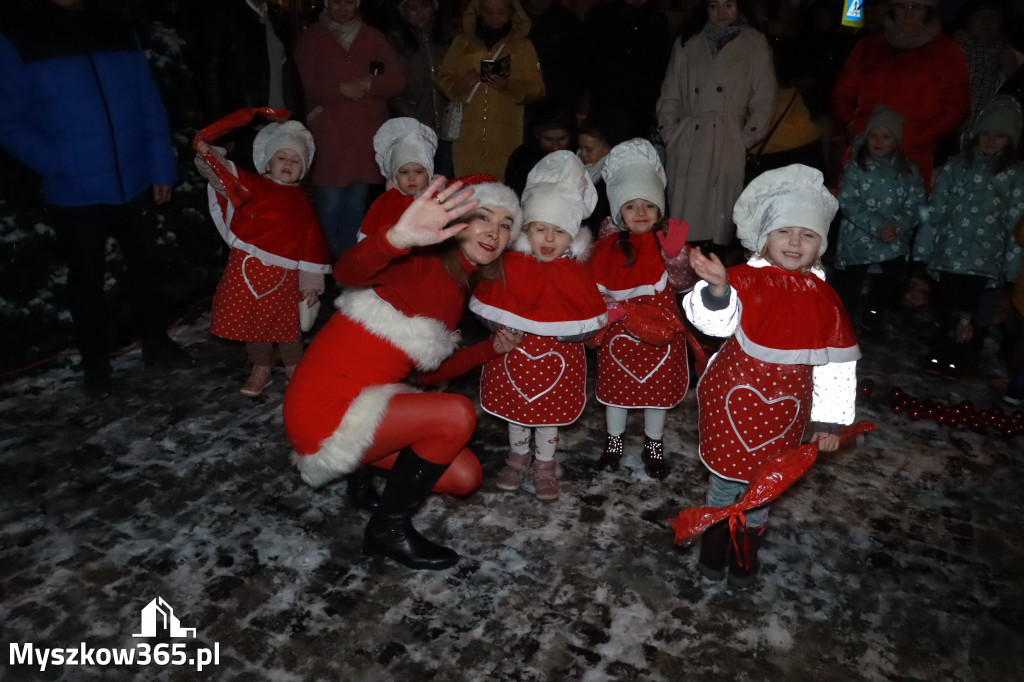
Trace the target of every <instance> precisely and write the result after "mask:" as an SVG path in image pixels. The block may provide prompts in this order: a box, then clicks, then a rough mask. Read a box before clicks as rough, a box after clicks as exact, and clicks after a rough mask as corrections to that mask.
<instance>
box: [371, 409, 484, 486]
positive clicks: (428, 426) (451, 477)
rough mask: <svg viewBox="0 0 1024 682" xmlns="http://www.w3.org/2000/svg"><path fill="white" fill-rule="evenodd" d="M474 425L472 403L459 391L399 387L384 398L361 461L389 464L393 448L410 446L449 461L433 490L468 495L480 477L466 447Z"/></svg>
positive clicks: (432, 457) (418, 452)
mask: <svg viewBox="0 0 1024 682" xmlns="http://www.w3.org/2000/svg"><path fill="white" fill-rule="evenodd" d="M475 427H476V409H475V408H474V407H473V402H472V401H471V400H469V399H468V398H466V397H464V396H461V395H454V394H451V393H399V394H398V395H396V396H394V397H393V398H392V399H391V401H390V403H388V409H387V411H386V412H385V413H384V416H383V417H382V418H381V420H380V424H379V425H378V426H377V431H376V432H375V433H374V436H373V445H371V446H370V447H369V448H368V449H367V450H366V452H365V453H364V454H363V462H364V463H365V464H371V465H373V466H375V467H378V468H380V469H388V470H390V469H391V467H392V465H394V462H395V458H396V457H397V456H398V451H399V450H401V449H402V448H406V447H408V448H412V451H413V452H415V453H416V455H417V456H419V457H422V458H423V459H425V460H427V461H430V462H433V463H435V464H448V465H449V466H448V469H447V470H446V471H445V473H444V475H443V476H441V479H440V480H439V481H438V482H437V484H436V485H435V486H434V488H433V490H434V492H436V493H451V494H453V495H468V494H469V493H471V492H473V491H474V490H476V489H477V488H478V487H479V486H480V482H481V481H482V480H483V471H482V470H481V468H480V460H478V459H477V458H476V455H474V454H473V453H472V452H470V451H469V449H468V448H467V447H466V443H468V442H469V439H470V437H471V436H472V435H473V429H474V428H475Z"/></svg>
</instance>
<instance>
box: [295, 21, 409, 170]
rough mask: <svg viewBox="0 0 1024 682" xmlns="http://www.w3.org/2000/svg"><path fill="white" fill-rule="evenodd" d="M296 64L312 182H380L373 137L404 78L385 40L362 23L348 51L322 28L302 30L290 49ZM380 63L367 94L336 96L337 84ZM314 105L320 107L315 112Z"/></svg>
mask: <svg viewBox="0 0 1024 682" xmlns="http://www.w3.org/2000/svg"><path fill="white" fill-rule="evenodd" d="M295 61H296V63H297V64H298V67H299V75H300V76H301V77H302V87H303V89H304V91H305V93H306V110H307V111H308V112H309V116H308V119H307V120H308V123H309V129H310V132H312V133H313V140H314V141H315V142H316V147H317V149H316V161H315V162H314V163H313V176H312V177H313V184H314V185H316V186H318V187H347V186H348V185H350V184H352V183H353V182H365V183H369V184H383V182H384V178H383V177H381V174H380V170H379V169H378V168H377V162H376V161H374V156H373V135H374V133H376V132H377V129H378V128H380V126H381V124H383V123H384V121H386V120H387V119H388V98H390V97H394V96H396V95H398V94H400V93H401V92H402V91H403V90H404V89H405V75H404V74H403V71H402V65H401V63H400V62H399V61H398V57H397V56H396V55H395V52H394V50H392V49H391V46H390V45H389V44H388V41H387V40H386V39H385V38H384V36H383V35H382V34H381V33H380V31H378V30H377V29H375V28H371V27H370V26H367V25H366V24H363V26H362V27H361V28H360V29H359V33H358V34H357V35H356V39H355V40H354V41H353V42H352V46H351V49H350V50H346V49H345V48H344V47H342V46H341V43H339V42H338V41H337V40H336V39H335V37H334V36H333V35H331V33H330V31H328V30H327V29H326V28H325V27H324V26H322V25H321V24H313V25H312V26H310V27H309V28H308V29H306V30H305V31H304V32H303V33H302V35H301V36H299V42H298V44H297V45H296V46H295ZM372 61H379V62H382V63H383V64H384V72H383V73H381V74H380V75H377V76H374V78H373V85H372V86H371V87H370V92H369V93H368V94H367V95H366V96H364V97H363V98H361V99H359V100H351V99H349V98H348V97H345V96H344V95H342V94H341V91H340V89H339V86H340V85H341V83H343V82H345V81H350V80H355V79H357V78H361V77H362V76H365V75H367V74H369V73H370V62H372ZM318 107H323V109H322V110H320V111H317V108H318Z"/></svg>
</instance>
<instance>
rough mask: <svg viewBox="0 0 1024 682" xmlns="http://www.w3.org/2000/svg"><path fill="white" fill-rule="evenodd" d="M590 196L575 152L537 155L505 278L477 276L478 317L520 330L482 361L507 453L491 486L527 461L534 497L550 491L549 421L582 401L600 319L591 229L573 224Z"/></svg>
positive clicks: (514, 484)
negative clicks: (589, 345) (504, 428)
mask: <svg viewBox="0 0 1024 682" xmlns="http://www.w3.org/2000/svg"><path fill="white" fill-rule="evenodd" d="M596 202H597V190H596V189H594V183H593V182H592V181H591V179H590V176H589V175H587V171H586V169H585V168H584V167H583V163H582V162H581V161H580V160H579V159H578V158H577V157H576V155H575V154H573V153H572V152H570V151H557V152H552V153H551V154H548V155H547V156H545V157H544V158H543V159H541V160H540V162H539V163H538V164H537V165H536V166H534V168H533V170H531V171H530V173H529V175H528V176H527V178H526V187H525V189H524V190H523V215H524V221H525V222H526V227H525V229H524V230H523V234H522V235H520V237H519V238H518V239H517V240H515V242H513V243H512V246H511V252H510V253H509V254H508V255H507V256H506V257H505V279H504V281H496V280H491V281H485V282H481V283H480V285H479V286H478V287H477V288H476V291H475V292H474V293H473V298H472V299H471V300H470V302H469V309H470V310H472V311H473V312H474V313H476V314H477V316H478V317H480V318H482V319H483V320H484V322H485V323H487V324H489V325H493V326H494V327H497V326H501V325H504V326H505V327H507V328H513V329H518V330H520V331H523V332H525V333H524V335H523V341H522V343H520V344H519V345H518V346H517V347H516V349H515V350H514V351H512V352H511V353H508V354H506V355H505V356H503V357H501V358H498V359H495V360H492V361H490V362H489V363H487V364H486V365H485V366H484V370H483V374H482V375H481V378H480V403H481V405H482V406H483V408H484V409H485V410H487V411H488V412H490V413H491V414H493V415H495V416H497V417H501V418H502V419H505V420H506V421H508V436H509V446H510V452H509V455H508V457H507V458H506V460H505V468H504V469H502V471H501V473H500V474H499V475H498V482H497V486H498V487H499V488H501V489H502V490H510V491H511V490H518V489H519V486H520V485H521V484H522V482H523V479H524V478H525V477H526V475H527V474H528V473H529V472H530V471H531V465H532V472H533V480H534V494H535V495H536V496H537V498H538V499H540V500H556V499H558V493H559V491H558V483H557V481H556V479H555V448H556V447H557V445H558V427H559V426H564V425H566V424H571V423H573V422H574V421H576V420H577V419H579V416H580V414H582V412H583V406H584V405H585V404H586V402H587V394H586V389H587V386H586V383H587V357H586V353H585V352H584V350H583V344H582V343H581V342H582V341H583V340H584V339H585V338H587V337H590V336H593V335H594V334H595V333H597V332H598V330H600V329H601V328H602V327H604V326H605V324H607V322H608V315H607V312H606V308H605V304H604V301H603V300H602V299H601V295H600V294H599V293H598V291H597V286H596V285H595V283H594V280H593V278H592V277H591V276H590V274H589V273H588V272H587V270H586V268H585V267H584V266H583V265H582V261H584V260H586V257H587V256H588V254H589V252H590V239H591V237H590V230H587V229H582V230H581V229H580V226H581V224H582V222H583V219H584V218H586V217H587V216H588V215H590V212H591V211H592V210H593V209H594V204H595V203H596ZM531 431H535V432H536V434H535V438H536V461H533V457H532V456H531V454H530V438H531Z"/></svg>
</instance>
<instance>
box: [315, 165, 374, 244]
mask: <svg viewBox="0 0 1024 682" xmlns="http://www.w3.org/2000/svg"><path fill="white" fill-rule="evenodd" d="M369 189H370V186H369V185H368V184H366V183H365V182H353V183H352V184H351V185H349V186H348V187H317V188H316V212H317V215H318V216H319V217H320V227H321V229H322V230H323V231H324V237H325V238H326V239H327V246H328V248H330V249H331V253H332V254H335V255H336V254H339V253H341V252H342V251H344V250H345V249H347V248H348V247H350V246H352V245H353V244H355V243H356V233H357V232H359V225H360V223H362V222H363V215H365V213H366V193H367V191H368V190H369Z"/></svg>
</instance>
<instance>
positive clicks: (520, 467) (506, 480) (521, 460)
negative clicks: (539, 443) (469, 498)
mask: <svg viewBox="0 0 1024 682" xmlns="http://www.w3.org/2000/svg"><path fill="white" fill-rule="evenodd" d="M532 461H533V457H531V456H530V455H520V454H518V453H515V452H510V453H508V457H506V458H505V468H504V469H502V470H501V473H499V474H498V482H497V483H496V484H495V485H497V486H498V487H499V488H501V489H502V490H509V491H512V490H519V486H521V485H522V484H523V479H524V478H526V474H527V473H529V471H530V463H531V462H532Z"/></svg>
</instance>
